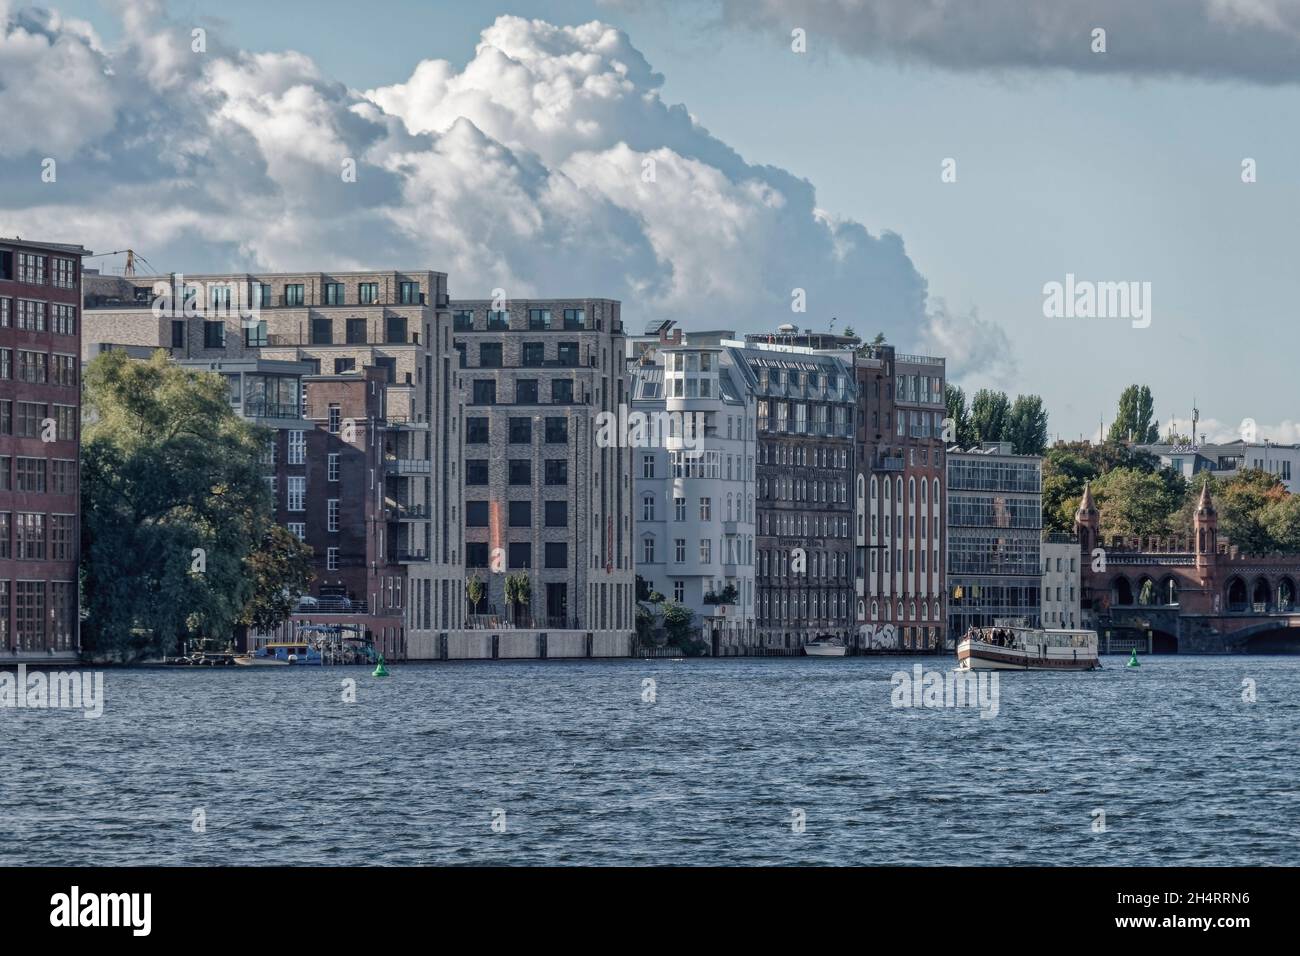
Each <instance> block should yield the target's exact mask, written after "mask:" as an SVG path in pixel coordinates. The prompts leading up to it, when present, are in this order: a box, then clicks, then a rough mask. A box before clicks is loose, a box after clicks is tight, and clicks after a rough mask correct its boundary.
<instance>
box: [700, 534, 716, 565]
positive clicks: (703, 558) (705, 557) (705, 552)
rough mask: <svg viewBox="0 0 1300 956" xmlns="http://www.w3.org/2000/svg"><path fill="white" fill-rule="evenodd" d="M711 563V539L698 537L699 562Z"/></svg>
mask: <svg viewBox="0 0 1300 956" xmlns="http://www.w3.org/2000/svg"><path fill="white" fill-rule="evenodd" d="M712 563H713V539H712V538H701V539H700V564H712Z"/></svg>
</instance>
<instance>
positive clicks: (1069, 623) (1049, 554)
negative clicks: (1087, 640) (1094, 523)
mask: <svg viewBox="0 0 1300 956" xmlns="http://www.w3.org/2000/svg"><path fill="white" fill-rule="evenodd" d="M1041 556H1042V559H1043V602H1042V620H1043V627H1055V628H1076V627H1083V619H1082V617H1081V615H1080V609H1079V602H1080V595H1079V557H1080V556H1079V536H1078V535H1074V534H1062V533H1060V532H1044V533H1043V540H1042V551H1041Z"/></svg>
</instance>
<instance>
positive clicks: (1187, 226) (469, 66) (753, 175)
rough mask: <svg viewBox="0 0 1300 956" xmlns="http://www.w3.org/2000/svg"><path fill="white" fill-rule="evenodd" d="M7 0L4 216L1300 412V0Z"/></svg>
mask: <svg viewBox="0 0 1300 956" xmlns="http://www.w3.org/2000/svg"><path fill="white" fill-rule="evenodd" d="M365 15H368V16H369V17H370V18H371V19H370V22H368V23H367V22H363V21H361V20H360V19H359V16H365ZM0 22H3V23H4V26H3V27H2V28H0V116H4V117H6V119H5V121H4V129H3V132H0V235H13V234H16V233H17V234H22V235H26V236H29V237H40V238H45V239H50V240H53V241H80V242H83V243H84V244H86V245H87V246H89V247H91V248H93V249H95V250H97V251H99V250H110V249H121V248H126V247H128V246H130V247H132V248H135V249H138V250H140V251H141V252H143V253H144V254H145V255H146V256H147V257H148V259H149V261H150V262H151V263H153V265H154V266H156V267H157V268H159V269H160V270H163V271H173V270H174V271H189V272H200V271H222V270H227V269H231V270H234V269H249V270H252V269H297V268H308V269H328V268H338V269H343V268H407V267H411V268H432V269H438V270H441V271H445V272H447V273H449V283H450V286H451V291H452V295H453V296H463V297H466V298H478V297H484V296H487V295H489V294H490V293H491V292H492V290H493V289H496V288H501V289H503V290H505V292H506V293H507V294H508V295H519V296H525V295H554V296H563V295H568V296H578V295H592V296H600V295H608V296H613V297H616V298H619V299H621V300H623V302H624V316H625V318H626V319H627V320H628V322H629V324H630V325H631V326H632V327H634V328H638V329H639V328H640V327H641V326H643V325H644V324H647V323H651V322H657V321H659V320H661V319H664V318H674V319H677V320H678V322H679V323H681V324H682V325H684V326H685V327H687V328H688V329H689V328H690V327H691V326H692V325H695V326H696V327H705V328H719V327H722V328H735V329H736V330H737V331H738V332H744V331H757V330H765V329H770V328H772V327H775V326H776V325H778V324H780V323H782V322H793V323H795V324H796V325H799V326H801V327H805V328H816V329H825V328H829V327H831V322H832V319H834V320H835V326H834V327H835V328H837V329H842V328H844V327H846V326H847V327H852V328H853V329H854V330H855V331H856V332H858V333H859V334H862V335H873V334H875V332H877V331H883V332H885V334H886V336H887V339H888V341H890V342H892V343H894V344H896V345H897V346H898V347H899V348H900V349H903V350H906V351H918V352H927V353H931V354H941V355H944V356H946V357H947V358H948V360H949V374H950V379H951V380H952V381H954V382H955V383H957V384H960V385H962V386H963V387H964V388H965V389H966V390H967V392H968V394H969V393H971V392H973V391H974V390H975V389H978V388H980V387H985V386H989V387H994V388H999V389H1004V390H1006V391H1008V392H1009V393H1011V394H1012V395H1013V396H1014V395H1015V394H1018V393H1021V392H1024V393H1034V394H1039V395H1041V396H1042V397H1043V399H1044V402H1045V404H1046V407H1047V409H1048V412H1049V415H1050V423H1049V430H1050V432H1051V433H1052V435H1053V437H1058V436H1059V437H1061V438H1065V439H1073V438H1078V437H1081V436H1082V437H1092V436H1094V435H1095V434H1096V432H1097V430H1098V425H1099V422H1100V421H1102V420H1105V421H1107V422H1108V421H1109V420H1110V418H1112V417H1113V415H1114V410H1115V405H1116V402H1117V399H1118V396H1119V393H1120V392H1121V390H1122V389H1123V388H1124V387H1125V386H1126V385H1129V384H1131V383H1141V384H1147V385H1149V386H1150V387H1151V389H1152V391H1153V393H1154V395H1155V400H1156V414H1157V417H1158V418H1159V419H1160V421H1161V423H1162V430H1163V427H1164V426H1165V425H1166V424H1168V423H1169V421H1170V419H1171V417H1172V419H1173V422H1174V424H1175V425H1176V426H1177V427H1178V428H1179V429H1180V430H1181V431H1182V432H1184V433H1186V432H1187V431H1188V425H1187V419H1188V416H1189V414H1190V410H1191V407H1192V404H1193V401H1195V402H1196V404H1197V406H1198V407H1199V409H1200V414H1201V431H1202V432H1205V433H1207V434H1208V437H1209V438H1210V440H1216V439H1220V440H1221V439H1230V438H1233V437H1236V434H1237V433H1238V430H1239V427H1240V423H1241V422H1242V421H1243V420H1244V419H1251V420H1253V421H1254V422H1256V423H1257V432H1258V434H1259V435H1261V436H1262V437H1265V438H1270V439H1272V440H1275V441H1300V407H1297V406H1298V402H1297V398H1298V396H1300V389H1298V388H1297V387H1296V380H1295V373H1294V372H1293V368H1294V366H1295V361H1294V359H1293V353H1295V351H1296V346H1295V344H1294V343H1296V342H1297V341H1300V335H1297V332H1296V331H1295V327H1296V325H1297V317H1296V316H1294V315H1293V314H1292V313H1291V312H1290V309H1291V308H1292V307H1294V306H1293V304H1294V303H1295V302H1296V301H1297V299H1298V298H1300V297H1298V296H1297V292H1298V291H1300V290H1298V289H1297V284H1300V276H1298V275H1297V269H1296V267H1295V266H1294V264H1293V261H1292V260H1293V259H1294V252H1293V243H1292V242H1291V241H1290V239H1291V233H1292V231H1293V224H1294V223H1295V222H1296V221H1297V215H1296V213H1297V212H1298V211H1300V128H1298V127H1297V124H1296V123H1295V122H1294V116H1295V113H1296V107H1297V105H1300V86H1298V85H1297V81H1300V0H1146V2H1144V3H1142V4H1132V3H1131V2H1128V0H1074V2H1068V3H1056V4H1042V3H1035V2H1032V0H984V2H982V3H980V4H949V3H944V2H943V0H750V2H745V3H742V2H739V0H677V2H671V0H610V2H578V0H567V2H543V0H536V2H498V3H485V2H473V3H468V2H467V3H455V2H438V3H429V2H425V3H416V2H385V0H373V2H371V3H369V4H366V5H363V6H360V7H359V6H358V5H356V4H354V3H346V4H345V3H341V2H334V0H315V2H312V3H297V2H292V0H289V2H277V3H265V2H259V3H252V2H246V0H223V2H221V3H219V4H217V3H205V2H197V0H193V2H185V0H176V2H172V3H165V2H162V0H137V2H132V3H122V4H119V3H116V2H111V3H104V2H100V0H63V2H56V3H52V4H49V5H47V6H46V7H45V9H44V10H39V9H37V8H33V7H29V6H27V5H25V4H23V3H21V2H16V0H0ZM196 27H201V28H203V29H204V30H206V36H205V41H206V46H205V49H204V50H202V51H195V50H194V49H193V43H194V40H193V34H192V31H193V29H195V28H196ZM1097 28H1101V29H1104V30H1105V31H1106V32H1105V38H1104V40H1105V50H1104V51H1101V50H1098V49H1096V46H1097V38H1096V36H1095V35H1094V32H1093V31H1094V30H1096V29H1097ZM792 31H802V33H801V34H799V36H798V37H796V36H794V35H792ZM799 38H802V41H803V52H796V51H795V49H793V48H792V47H793V46H796V45H798V44H797V42H796V41H797V39H799ZM51 158H52V159H54V160H55V161H56V164H57V165H56V169H57V179H56V181H55V182H43V181H42V178H41V172H42V165H41V164H42V161H43V160H45V159H51ZM349 158H350V159H352V160H353V161H354V162H355V163H356V168H357V176H356V181H355V182H344V181H342V178H341V176H340V172H339V170H340V164H341V163H342V162H343V161H345V160H347V159H349ZM950 160H951V161H952V162H950V163H949V162H948V161H950ZM1246 160H1253V167H1254V172H1255V175H1254V180H1255V181H1253V182H1243V162H1244V161H1246ZM945 163H947V165H946V166H945ZM945 169H947V171H948V173H949V175H947V176H945V175H944V172H945ZM954 170H955V181H945V179H948V180H952V179H954V177H953V176H952V175H951V173H952V172H953V171H954ZM94 264H95V263H92V265H94ZM98 264H99V265H100V266H101V267H103V268H105V269H108V270H112V269H117V268H120V258H119V259H117V260H113V259H105V260H99V262H98ZM1067 275H1073V276H1075V277H1076V279H1077V280H1080V281H1093V282H1104V283H1113V282H1136V283H1149V284H1150V285H1149V289H1150V302H1149V315H1148V317H1147V318H1149V322H1147V321H1146V320H1145V319H1144V320H1142V321H1136V320H1130V318H1129V317H1127V316H1119V317H1085V316H1072V317H1064V316H1052V317H1048V316H1046V315H1045V314H1044V300H1045V295H1044V287H1045V285H1046V284H1048V283H1052V282H1060V283H1065V282H1066V277H1067ZM1139 288H1141V286H1139ZM795 290H802V291H803V298H804V299H805V301H806V312H792V310H791V304H792V302H793V301H795V298H796V297H795V295H794V293H795Z"/></svg>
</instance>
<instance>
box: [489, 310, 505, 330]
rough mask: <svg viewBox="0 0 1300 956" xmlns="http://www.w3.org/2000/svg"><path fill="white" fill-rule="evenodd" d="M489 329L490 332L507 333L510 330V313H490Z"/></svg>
mask: <svg viewBox="0 0 1300 956" xmlns="http://www.w3.org/2000/svg"><path fill="white" fill-rule="evenodd" d="M487 327H488V331H489V332H505V331H507V330H508V329H509V328H510V313H509V312H488V314H487Z"/></svg>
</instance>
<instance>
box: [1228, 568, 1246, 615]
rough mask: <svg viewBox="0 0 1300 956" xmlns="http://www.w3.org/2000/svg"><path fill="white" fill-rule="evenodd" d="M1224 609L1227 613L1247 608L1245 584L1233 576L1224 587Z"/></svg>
mask: <svg viewBox="0 0 1300 956" xmlns="http://www.w3.org/2000/svg"><path fill="white" fill-rule="evenodd" d="M1224 597H1225V601H1224V607H1226V608H1227V609H1228V610H1229V611H1244V610H1246V606H1247V600H1248V598H1247V594H1246V582H1245V581H1243V580H1242V579H1241V578H1240V576H1238V575H1235V574H1234V575H1233V576H1232V577H1231V578H1229V579H1228V582H1227V584H1226V585H1225V587H1224Z"/></svg>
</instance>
